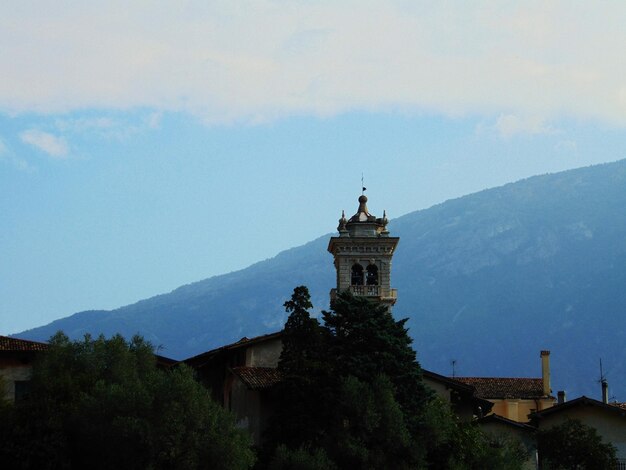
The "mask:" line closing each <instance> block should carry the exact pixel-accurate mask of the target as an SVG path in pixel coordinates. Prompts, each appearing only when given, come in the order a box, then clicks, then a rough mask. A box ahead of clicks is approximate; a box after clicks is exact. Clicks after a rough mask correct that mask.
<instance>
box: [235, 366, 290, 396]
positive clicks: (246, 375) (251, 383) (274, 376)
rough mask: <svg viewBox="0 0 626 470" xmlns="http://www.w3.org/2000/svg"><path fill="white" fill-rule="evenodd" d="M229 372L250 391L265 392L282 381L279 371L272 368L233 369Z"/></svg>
mask: <svg viewBox="0 0 626 470" xmlns="http://www.w3.org/2000/svg"><path fill="white" fill-rule="evenodd" d="M231 370H232V371H233V373H234V374H235V375H236V376H237V377H239V378H240V379H241V381H242V382H243V383H244V384H245V385H246V387H248V388H249V389H250V390H266V389H268V388H270V387H273V386H274V385H276V384H277V383H279V382H280V381H281V380H282V379H283V376H282V374H281V373H280V371H279V370H278V369H275V368H273V367H233V368H232V369H231Z"/></svg>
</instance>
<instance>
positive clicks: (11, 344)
mask: <svg viewBox="0 0 626 470" xmlns="http://www.w3.org/2000/svg"><path fill="white" fill-rule="evenodd" d="M46 349H48V345H47V344H46V343H38V342H37V341H28V340H25V339H17V338H10V337H8V336H0V351H45V350H46Z"/></svg>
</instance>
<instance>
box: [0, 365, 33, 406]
mask: <svg viewBox="0 0 626 470" xmlns="http://www.w3.org/2000/svg"><path fill="white" fill-rule="evenodd" d="M32 372H33V368H32V366H31V365H30V364H24V363H23V362H22V361H19V360H15V359H10V358H4V359H2V360H0V376H1V377H2V382H3V383H4V390H0V396H1V397H3V398H4V399H6V400H9V401H14V400H15V382H16V381H25V380H30V378H31V376H32Z"/></svg>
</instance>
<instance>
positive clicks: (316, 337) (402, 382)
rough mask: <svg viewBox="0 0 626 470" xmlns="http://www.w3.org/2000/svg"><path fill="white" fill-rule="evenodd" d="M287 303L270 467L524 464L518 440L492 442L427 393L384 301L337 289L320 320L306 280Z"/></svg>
mask: <svg viewBox="0 0 626 470" xmlns="http://www.w3.org/2000/svg"><path fill="white" fill-rule="evenodd" d="M285 307H286V308H287V311H288V312H290V316H289V319H288V320H287V324H286V326H285V333H284V345H285V346H284V349H283V353H282V355H281V358H280V363H279V369H280V370H281V371H282V372H283V375H284V380H283V383H282V384H281V386H280V387H279V388H278V390H277V402H278V403H280V406H278V412H277V414H276V415H275V421H274V422H273V423H272V426H271V432H270V437H269V439H268V441H267V443H266V449H265V452H266V455H269V456H271V458H270V459H268V460H269V461H270V464H269V468H272V469H297V468H306V469H308V468H311V469H317V468H320V469H322V468H323V469H326V468H331V467H332V466H333V465H335V466H336V467H338V468H350V469H388V468H393V469H419V468H429V469H433V470H435V469H437V470H438V469H442V470H443V469H458V470H461V469H476V468H480V469H485V470H519V469H520V468H521V465H522V461H523V460H524V458H525V454H524V453H523V450H522V449H520V448H519V445H518V444H517V443H509V442H496V441H494V440H493V439H490V438H489V437H488V436H486V435H485V434H483V433H482V432H481V431H480V430H479V429H478V428H477V427H476V426H474V425H472V424H470V423H464V422H461V421H460V420H459V419H458V418H457V416H456V415H454V413H452V412H451V410H450V408H449V406H448V404H447V403H443V402H441V401H440V400H438V399H435V398H434V396H433V394H432V392H431V391H430V390H429V389H428V388H427V387H426V386H425V385H424V383H423V381H422V377H421V369H420V366H419V364H418V362H417V360H416V356H415V351H414V350H413V349H412V347H411V338H410V337H409V336H408V334H407V329H406V328H405V326H404V325H405V321H404V320H401V321H396V320H394V319H393V317H392V316H391V314H390V313H389V311H388V310H387V309H386V308H385V307H383V306H380V305H378V304H375V303H372V302H370V301H368V300H367V299H366V298H363V297H354V296H352V295H351V294H350V293H348V292H345V293H341V294H339V295H338V296H337V298H336V300H335V301H334V302H333V304H332V310H331V311H330V312H323V319H324V325H323V326H320V325H319V323H318V322H317V320H315V319H311V318H310V315H309V313H308V309H310V308H311V307H312V305H311V302H310V298H309V295H308V291H307V290H306V287H298V288H296V289H295V290H294V294H293V296H292V299H291V300H290V301H289V302H286V303H285Z"/></svg>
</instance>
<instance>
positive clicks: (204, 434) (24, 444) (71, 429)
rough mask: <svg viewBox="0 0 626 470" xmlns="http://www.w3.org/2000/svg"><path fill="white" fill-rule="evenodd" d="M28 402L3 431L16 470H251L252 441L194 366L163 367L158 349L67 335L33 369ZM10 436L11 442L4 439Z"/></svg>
mask: <svg viewBox="0 0 626 470" xmlns="http://www.w3.org/2000/svg"><path fill="white" fill-rule="evenodd" d="M32 385H33V386H32V392H31V395H30V397H29V399H28V400H25V401H23V402H21V403H18V404H16V405H15V407H13V408H12V410H11V412H10V413H6V414H5V417H6V418H7V419H8V422H7V421H5V420H3V421H2V424H0V428H1V430H0V433H5V435H6V429H7V427H9V428H10V429H12V432H11V435H10V437H9V438H8V439H7V440H6V441H4V442H3V443H2V444H0V457H2V458H3V459H4V461H5V462H10V463H11V464H12V465H13V466H14V467H13V468H42V469H45V468H95V469H98V468H102V469H105V468H107V469H109V468H116V467H117V468H125V469H126V468H129V469H133V468H136V469H148V468H152V469H166V468H177V469H179V468H180V469H196V468H212V469H216V468H217V469H244V468H249V467H250V466H251V465H252V463H253V461H254V456H253V454H252V452H251V450H250V442H249V438H248V437H247V435H245V434H244V433H242V432H240V431H238V430H236V429H235V427H234V422H233V420H232V418H231V417H230V416H229V415H228V414H226V413H225V412H224V411H223V410H222V409H221V407H219V406H218V405H217V404H215V403H214V402H213V401H212V400H211V398H210V395H209V393H208V392H207V391H206V390H205V389H204V388H203V387H202V386H201V385H200V384H199V383H197V382H196V381H195V379H194V377H193V371H192V370H191V369H189V368H187V367H185V366H182V367H177V368H175V369H173V370H169V371H162V370H159V369H157V367H156V362H155V358H154V354H153V351H152V347H151V346H150V344H149V343H147V342H145V341H144V340H143V339H142V338H140V337H138V336H136V337H134V338H133V339H132V340H131V341H130V342H126V341H125V340H124V339H123V338H122V337H121V336H115V337H113V338H111V339H108V340H107V339H105V338H104V337H99V338H98V339H95V340H94V339H92V338H91V337H89V336H85V338H84V340H82V341H74V342H72V341H70V340H69V339H68V338H67V336H65V335H63V334H62V333H59V334H57V335H55V336H54V337H52V339H51V340H50V348H49V350H48V352H47V353H46V354H44V355H42V356H41V360H40V361H39V362H38V363H36V364H35V367H34V369H33V381H32ZM3 437H4V436H3Z"/></svg>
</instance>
